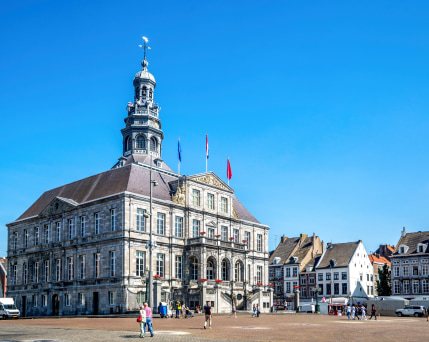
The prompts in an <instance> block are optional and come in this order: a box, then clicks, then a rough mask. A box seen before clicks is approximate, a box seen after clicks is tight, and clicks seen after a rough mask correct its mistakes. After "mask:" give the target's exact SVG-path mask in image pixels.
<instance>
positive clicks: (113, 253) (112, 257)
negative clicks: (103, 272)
mask: <svg viewBox="0 0 429 342" xmlns="http://www.w3.org/2000/svg"><path fill="white" fill-rule="evenodd" d="M109 254H110V276H111V277H115V276H116V251H110V253H109Z"/></svg>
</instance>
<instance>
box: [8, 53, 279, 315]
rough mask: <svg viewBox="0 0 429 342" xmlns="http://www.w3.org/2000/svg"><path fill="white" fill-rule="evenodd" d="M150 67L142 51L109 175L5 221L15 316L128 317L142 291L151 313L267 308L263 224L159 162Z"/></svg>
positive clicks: (228, 198) (226, 194)
mask: <svg viewBox="0 0 429 342" xmlns="http://www.w3.org/2000/svg"><path fill="white" fill-rule="evenodd" d="M147 68H148V62H147V60H146V56H145V58H144V60H143V61H142V70H141V71H139V72H138V73H137V74H136V75H135V77H134V81H133V86H134V102H130V103H128V105H127V107H126V110H127V115H126V117H125V119H124V122H125V127H124V128H123V129H122V130H121V133H122V144H123V154H122V156H121V157H120V158H119V160H118V161H117V163H116V164H115V165H114V166H113V168H112V169H110V170H107V171H105V172H102V173H100V174H97V175H93V176H90V177H88V178H84V179H81V180H78V181H76V182H73V183H70V184H66V185H63V186H60V187H57V188H55V189H51V190H48V191H46V192H45V193H43V194H42V195H41V196H40V197H39V198H38V199H37V200H36V201H35V202H34V203H33V204H32V205H31V206H30V207H29V208H28V209H27V210H26V211H25V212H24V213H23V214H22V215H21V216H20V217H19V218H18V219H16V220H15V221H14V222H11V223H9V224H8V225H7V228H8V258H7V260H8V265H7V269H8V287H7V296H8V297H13V298H15V302H16V304H17V306H18V307H19V308H20V309H21V312H22V315H23V316H31V315H84V314H110V313H125V312H130V311H134V310H136V309H137V308H138V306H139V305H140V304H141V303H143V302H144V301H146V300H148V294H149V289H150V287H151V286H153V298H152V300H151V302H152V303H154V309H155V312H156V306H157V305H158V304H159V302H161V301H163V302H167V303H172V302H174V301H176V300H180V301H183V302H185V303H186V305H188V306H190V307H191V308H195V307H196V306H198V305H203V304H204V302H205V301H211V302H212V304H213V308H214V312H229V311H230V310H231V306H232V303H234V304H235V305H236V306H237V308H238V309H249V308H250V307H251V306H252V305H253V304H259V306H260V308H261V311H268V310H269V309H270V307H271V305H272V290H271V288H270V286H268V257H269V251H268V231H269V227H268V226H266V225H264V224H262V223H260V222H259V221H258V220H257V219H256V218H255V217H254V216H253V215H252V214H251V213H250V212H249V211H248V210H247V209H246V208H245V206H244V205H243V204H242V203H241V202H240V201H239V200H238V198H237V197H236V195H235V192H234V190H233V189H232V188H231V187H230V186H228V184H226V183H225V182H224V181H222V179H220V178H219V177H218V176H217V175H216V174H214V173H213V172H206V173H201V174H196V175H190V176H185V175H179V174H178V173H176V172H175V171H173V170H172V169H171V168H170V167H169V166H168V165H167V164H166V162H165V161H164V160H163V159H162V142H163V138H164V132H163V131H162V124H161V119H160V107H159V105H158V104H157V103H156V102H155V86H156V82H155V78H154V76H153V75H152V74H151V73H150V72H149V71H148V69H147ZM150 203H152V205H150ZM151 207H152V208H151ZM151 236H152V239H151ZM151 241H152V243H150V242H151ZM150 262H152V263H151V266H152V267H150ZM151 269H152V272H153V273H152V274H153V276H152V277H151V278H152V279H150V278H149V275H150V274H151V273H150V270H151Z"/></svg>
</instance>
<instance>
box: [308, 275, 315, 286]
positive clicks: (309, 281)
mask: <svg viewBox="0 0 429 342" xmlns="http://www.w3.org/2000/svg"><path fill="white" fill-rule="evenodd" d="M314 280H315V279H314V278H313V277H312V276H310V278H308V283H309V284H310V285H314Z"/></svg>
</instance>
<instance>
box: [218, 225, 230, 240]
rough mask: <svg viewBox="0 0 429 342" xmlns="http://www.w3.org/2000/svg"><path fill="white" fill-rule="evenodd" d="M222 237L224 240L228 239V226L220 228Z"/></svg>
mask: <svg viewBox="0 0 429 342" xmlns="http://www.w3.org/2000/svg"><path fill="white" fill-rule="evenodd" d="M220 234H221V239H222V240H224V241H227V240H228V227H225V226H222V227H221V228H220Z"/></svg>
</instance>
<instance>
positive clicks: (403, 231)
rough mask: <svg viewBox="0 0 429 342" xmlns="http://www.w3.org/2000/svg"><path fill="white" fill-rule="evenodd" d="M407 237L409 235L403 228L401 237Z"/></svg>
mask: <svg viewBox="0 0 429 342" xmlns="http://www.w3.org/2000/svg"><path fill="white" fill-rule="evenodd" d="M405 235H407V232H406V231H405V227H404V228H402V232H401V236H402V237H405Z"/></svg>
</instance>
